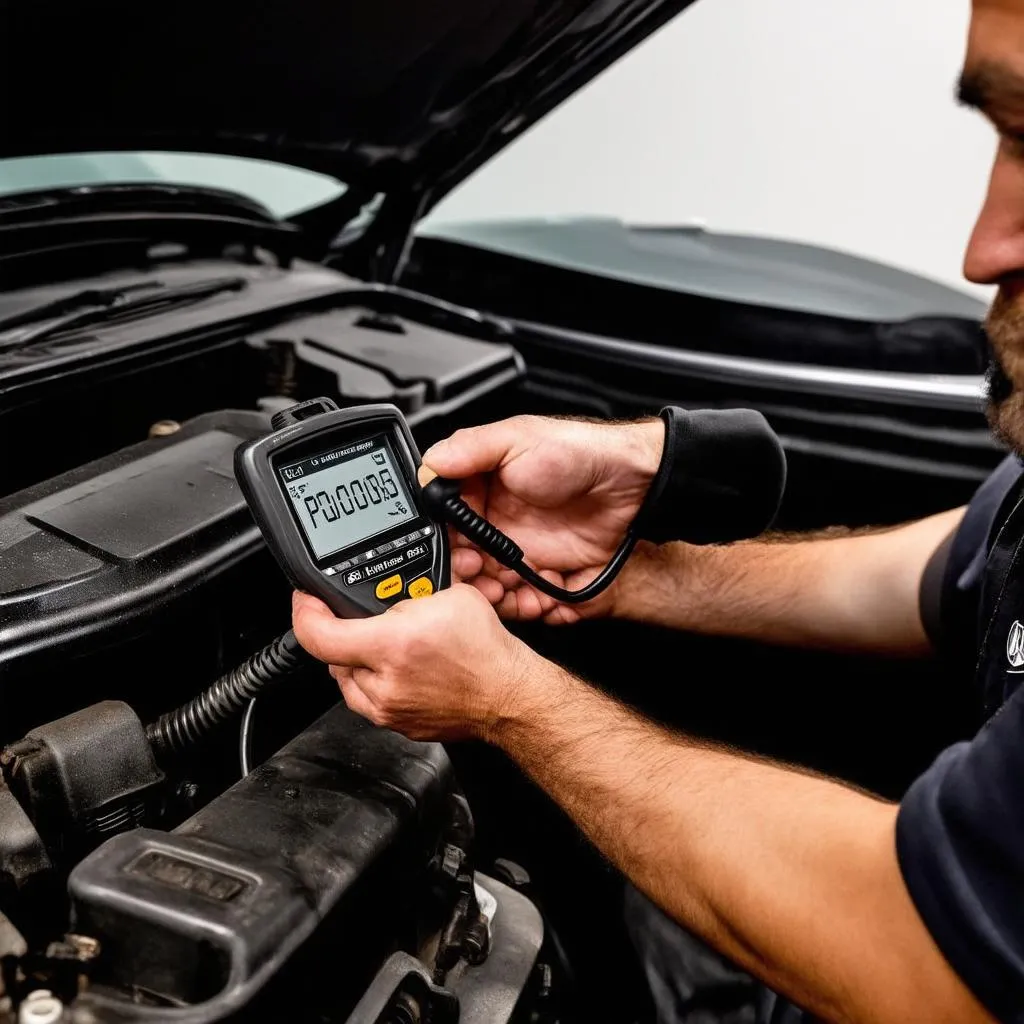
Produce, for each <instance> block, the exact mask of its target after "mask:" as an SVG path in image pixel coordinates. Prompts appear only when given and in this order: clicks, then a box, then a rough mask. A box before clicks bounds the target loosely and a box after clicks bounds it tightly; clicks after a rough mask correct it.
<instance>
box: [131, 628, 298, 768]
mask: <svg viewBox="0 0 1024 1024" xmlns="http://www.w3.org/2000/svg"><path fill="white" fill-rule="evenodd" d="M308 661H309V655H308V654H306V652H305V651H304V650H303V649H302V648H301V647H300V646H299V642H298V640H296V639H295V634H294V633H293V632H292V631H291V630H290V629H289V630H288V632H287V633H283V634H282V635H281V636H279V637H278V638H277V639H276V640H274V641H273V642H272V643H269V644H268V645H267V646H266V647H264V648H263V650H261V651H257V652H256V653H255V654H253V655H252V656H251V657H249V658H246V660H245V661H243V662H242V664H241V665H239V666H237V667H236V668H233V669H232V670H231V671H230V672H228V673H227V675H223V676H221V677H220V679H218V680H217V681H216V682H215V683H214V684H213V685H212V686H210V687H209V688H208V689H206V690H204V691H203V692H202V693H201V694H199V696H197V697H193V698H192V700H190V701H189V702H188V703H187V704H184V705H182V706H181V707H180V708H176V709H175V710H174V711H168V712H167V714H165V715H161V716H160V717H159V718H158V719H157V720H156V721H155V722H151V723H150V724H149V725H147V726H146V738H147V739H148V740H149V742H150V745H151V746H152V748H153V752H154V753H155V754H156V756H157V758H163V759H166V758H168V757H170V756H173V755H174V754H178V753H181V752H182V751H184V750H187V749H188V748H189V747H191V746H193V745H194V744H195V743H197V742H198V741H199V740H200V739H202V737H203V736H205V735H206V734H207V733H208V732H211V731H212V730H213V729H215V728H216V727H217V726H218V725H220V724H221V723H222V722H225V721H227V720H228V719H230V718H233V717H234V716H235V715H238V714H240V713H241V712H242V711H243V710H244V708H245V707H246V705H247V704H248V703H249V701H250V700H251V699H252V698H253V697H255V696H256V695H257V694H258V693H260V692H261V691H263V690H264V689H266V688H267V687H268V686H270V685H271V684H272V683H275V682H278V681H279V680H281V679H284V678H286V677H288V676H290V675H291V674H292V673H293V672H295V671H296V670H297V669H299V668H301V667H302V666H303V665H305V664H306V663H307V662H308Z"/></svg>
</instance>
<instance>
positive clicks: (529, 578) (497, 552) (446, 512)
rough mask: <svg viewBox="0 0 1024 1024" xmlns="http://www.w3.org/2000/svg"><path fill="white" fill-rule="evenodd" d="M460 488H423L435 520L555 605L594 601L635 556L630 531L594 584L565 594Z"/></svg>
mask: <svg viewBox="0 0 1024 1024" xmlns="http://www.w3.org/2000/svg"><path fill="white" fill-rule="evenodd" d="M461 487H462V485H461V483H460V481H458V480H448V479H446V478H445V477H440V476H438V477H434V479H433V480H431V481H430V482H429V483H428V484H427V485H426V486H425V487H424V488H423V498H424V500H425V501H426V503H427V505H428V506H429V507H430V509H431V511H432V512H433V513H434V516H435V518H437V519H441V520H444V521H446V522H449V523H451V525H452V526H454V527H455V529H456V530H458V531H459V533H461V534H462V535H463V536H464V537H466V538H467V539H468V540H471V541H472V542H473V543H474V544H475V545H476V546H477V547H478V548H480V550H481V551H484V552H486V553H487V554H488V555H490V556H491V557H492V558H494V559H496V560H497V561H499V562H500V563H501V564H502V565H504V566H505V567H506V568H507V569H512V570H513V571H514V572H517V573H519V575H520V576H521V577H522V578H523V579H524V580H525V581H526V582H527V583H529V584H530V586H531V587H534V588H536V589H537V590H539V591H540V592H541V593H542V594H547V595H548V597H553V598H554V599H555V600H556V601H562V602H564V603H565V604H582V603H583V602H584V601H592V600H593V599H594V598H595V597H597V595H598V594H600V593H602V592H603V591H605V590H607V589H608V587H610V586H611V585H612V583H614V582H615V577H616V576H618V575H619V573H620V572H621V571H622V567H623V566H624V565H625V564H626V561H627V560H628V559H629V556H630V555H631V554H632V553H633V548H634V547H636V541H637V538H636V534H634V532H633V530H632V529H629V530H628V531H627V532H626V536H625V537H624V538H623V541H622V543H621V544H620V545H619V547H618V550H617V551H616V552H615V554H614V555H612V557H611V560H610V561H609V562H608V564H607V565H606V566H605V567H604V568H603V569H602V570H601V571H600V572H599V573H598V574H597V576H596V577H595V578H594V579H593V580H591V581H590V582H589V583H588V584H587V585H586V586H585V587H581V588H580V589H579V590H566V589H565V588H564V587H559V586H558V585H557V584H554V583H551V582H550V581H549V580H546V579H544V577H543V576H541V574H540V573H539V572H537V570H536V569H534V568H532V567H531V566H529V565H527V564H526V559H525V555H524V554H523V549H522V548H521V547H519V545H518V544H517V543H516V542H515V541H514V540H512V538H511V537H508V536H506V535H505V534H504V533H502V532H501V530H499V529H498V528H497V527H496V526H495V525H494V524H493V523H489V522H488V521H487V520H486V519H484V517H483V516H481V515H479V514H478V513H476V512H474V511H473V509H472V508H470V507H469V505H467V504H466V502H465V501H463V500H462V497H461V494H460V491H461Z"/></svg>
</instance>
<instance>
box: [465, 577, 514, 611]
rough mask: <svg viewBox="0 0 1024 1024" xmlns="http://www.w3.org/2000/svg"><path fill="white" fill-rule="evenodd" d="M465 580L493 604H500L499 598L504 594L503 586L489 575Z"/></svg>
mask: <svg viewBox="0 0 1024 1024" xmlns="http://www.w3.org/2000/svg"><path fill="white" fill-rule="evenodd" d="M467 582H468V583H469V584H470V585H471V586H474V587H476V589H477V590H479V591H480V593H481V594H483V595H484V597H486V598H487V600H488V601H490V602H491V604H493V605H497V604H500V603H501V599H502V598H503V597H504V596H505V588H504V587H503V586H502V585H501V584H500V583H499V582H498V581H497V580H492V579H491V578H490V577H489V576H477V577H476V578H475V579H472V580H467Z"/></svg>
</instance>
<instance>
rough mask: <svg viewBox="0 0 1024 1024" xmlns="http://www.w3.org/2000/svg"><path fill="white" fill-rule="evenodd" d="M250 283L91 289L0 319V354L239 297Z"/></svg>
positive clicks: (219, 280) (227, 281)
mask: <svg viewBox="0 0 1024 1024" xmlns="http://www.w3.org/2000/svg"><path fill="white" fill-rule="evenodd" d="M248 283H249V282H248V281H247V280H246V279H245V278H244V277H218V278H214V279H213V280H212V281H197V282H195V283H194V284H183V285H175V286H173V287H170V286H168V285H165V284H163V283H162V282H160V281H143V282H141V283H139V284H130V285H123V286H121V287H118V288H88V289H85V290H84V291H80V292H75V293H74V294H73V295H67V296H65V297H64V298H61V299H57V300H55V301H54V302H47V303H44V304H43V305H41V306H36V307H35V308H34V309H30V310H26V311H25V312H24V313H16V314H15V315H14V316H9V317H7V318H5V319H0V352H12V351H16V350H17V349H21V348H27V347H28V346H30V345H35V344H36V343H37V342H40V341H46V340H47V339H48V338H52V337H53V336H54V335H56V334H63V333H65V332H66V331H74V330H77V329H78V328H80V327H88V326H90V325H92V324H102V323H110V322H111V321H114V320H120V319H121V318H122V317H130V318H134V317H136V316H145V315H146V314H149V313H155V312H159V311H160V310H161V309H164V308H167V307H175V306H180V305H182V304H185V303H189V302H198V301H199V300H201V299H206V298H209V297H210V296H212V295H219V294H220V293H221V292H237V291H241V290H242V289H243V288H245V287H246V286H247V285H248Z"/></svg>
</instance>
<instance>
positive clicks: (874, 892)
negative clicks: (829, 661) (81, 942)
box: [488, 657, 988, 1024]
mask: <svg viewBox="0 0 1024 1024" xmlns="http://www.w3.org/2000/svg"><path fill="white" fill-rule="evenodd" d="M531 667H532V670H533V671H532V672H531V675H530V677H529V678H528V679H524V680H523V682H521V683H520V685H519V688H518V691H517V692H518V693H519V695H520V696H519V698H517V702H516V710H515V711H510V712H509V714H508V716H507V717H506V718H505V719H503V720H502V721H500V722H497V723H495V724H494V727H493V729H492V730H491V732H490V734H489V736H488V738H489V739H491V740H492V741H494V742H496V743H497V744H498V745H499V746H501V747H502V748H503V749H504V750H505V751H506V753H508V754H509V755H510V756H511V757H512V758H513V759H515V760H516V761H517V762H518V763H519V765H520V766H521V767H522V768H523V769H524V770H525V771H526V772H527V773H529V774H530V775H531V776H532V777H533V778H534V779H535V780H536V781H537V782H538V783H539V784H540V785H541V786H542V787H543V788H544V789H545V790H546V791H547V792H548V793H549V794H550V795H551V796H552V797H553V798H554V799H555V800H556V801H557V802H558V803H559V804H560V805H561V806H562V807H563V808H565V810H566V811H567V812H568V813H569V814H570V815H571V816H572V817H573V818H574V820H575V821H576V822H577V823H578V824H579V825H580V827H581V828H582V829H583V830H584V831H585V832H586V833H587V835H588V836H589V837H590V839H591V840H592V841H593V842H594V843H595V844H596V845H597V846H598V848H599V849H600V850H602V852H603V853H604V854H605V855H606V856H607V857H609V858H610V859H611V860H612V861H613V862H615V863H616V864H617V865H618V866H619V867H620V868H621V869H622V871H623V872H624V873H625V874H626V875H628V876H629V877H630V878H631V879H632V881H633V882H634V883H635V884H636V885H637V886H638V887H639V888H640V889H642V890H643V891H645V892H646V893H647V894H648V895H649V896H650V897H651V898H652V899H654V900H655V901H656V902H657V903H658V904H659V905H660V906H661V907H662V908H663V909H664V910H665V911H666V912H667V913H669V914H670V915H671V916H673V917H674V918H675V919H676V920H678V921H679V922H681V923H682V924H684V925H685V926H687V927H689V928H690V929H692V930H694V931H695V932H697V933H698V934H700V935H701V936H702V937H704V938H705V939H706V940H707V941H709V942H710V943H711V944H712V945H714V946H715V947H716V948H718V949H719V950H720V951H722V952H723V953H725V954H726V955H728V956H730V957H731V958H732V959H734V960H735V961H737V962H738V963H740V964H741V965H743V966H744V967H746V968H747V969H748V970H750V971H751V972H752V973H754V974H755V975H757V976H758V977H760V978H761V979H763V980H764V981H765V982H766V983H767V984H768V985H770V986H771V987H773V988H774V989H775V990H777V991H780V992H782V993H783V994H785V995H787V996H788V997H789V998H791V999H793V1000H794V1001H796V1002H797V1003H799V1004H801V1005H803V1006H804V1007H806V1008H807V1009H809V1010H811V1011H812V1012H814V1013H816V1014H817V1015H818V1016H820V1017H822V1018H824V1019H826V1020H835V1021H873V1022H887V1021H893V1022H896V1021H900V1022H902V1021H906V1020H929V1021H933V1022H936V1024H940V1022H942V1021H976V1020H977V1021H981V1020H987V1019H988V1018H987V1017H986V1016H985V1014H984V1013H983V1012H982V1011H981V1010H980V1009H979V1007H978V1006H977V1004H976V1003H975V1001H974V1000H973V998H972V997H971V996H970V995H969V993H968V992H967V990H966V989H965V988H964V987H963V985H962V984H961V983H960V981H959V980H958V979H957V977H956V976H955V975H954V974H953V972H952V971H951V970H950V968H949V967H948V965H947V964H946V963H945V961H944V960H943V959H942V957H941V955H940V954H939V952H938V950H937V949H936V947H935V945H934V943H933V942H932V940H931V938H930V936H929V934H928V932H927V931H926V929H925V928H924V926H923V925H922V923H921V921H920V919H919V918H918V917H917V914H916V912H915V910H914V908H913V905H912V903H911V901H910V899H909V896H908V895H907V892H906V889H905V887H904V885H903V882H902V878H901V876H900V872H899V868H898V864H897V861H896V852H895V839H894V823H895V816H896V808H895V807H893V806H891V805H888V804H885V803H882V802H880V801H877V800H875V799H872V798H871V797H868V796H865V795H863V794H861V793H858V792H856V791H854V790H851V789H848V788H845V787H843V786H841V785H838V784H836V783H834V782H830V781H827V780H824V779H821V778H818V777H815V776H812V775H809V774H801V773H799V772H795V771H790V770H787V769H785V768H783V767H780V766H777V765H773V764H769V763H765V762H759V761H756V760H752V759H748V758H744V757H741V756H737V755H736V754H734V753H731V752H729V751H726V750H722V749H716V748H713V747H709V746H707V745H702V744H700V743H697V742H695V741H691V740H688V739H686V738H682V737H678V736H674V735H672V734H670V733H668V732H666V731H664V730H662V729H660V728H658V727H656V726H654V725H652V724H651V723H648V722H646V721H644V720H643V719H641V718H639V717H638V716H636V715H635V714H633V713H632V712H631V711H629V710H628V709H627V708H624V707H622V706H621V705H619V704H617V703H616V702H614V701H613V700H611V699H610V698H608V697H606V696H604V695H602V694H599V693H597V692H596V691H594V690H592V689H591V688H589V687H587V686H586V685H585V684H583V683H581V682H580V681H579V680H577V679H574V678H573V677H572V676H570V675H568V674H567V673H565V672H564V671H562V670H561V669H559V668H557V667H556V666H553V665H551V664H550V663H547V662H544V661H543V660H542V659H540V658H539V657H538V658H537V660H536V662H534V663H532V666H531ZM527 693H528V694H532V695H533V696H532V697H529V696H528V697H523V696H522V695H523V694H527Z"/></svg>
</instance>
